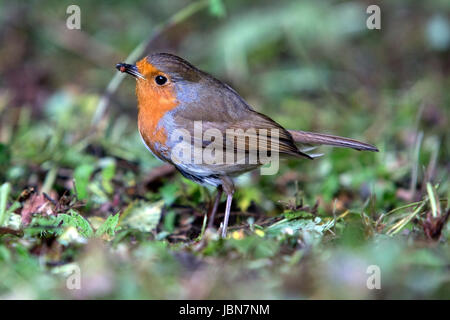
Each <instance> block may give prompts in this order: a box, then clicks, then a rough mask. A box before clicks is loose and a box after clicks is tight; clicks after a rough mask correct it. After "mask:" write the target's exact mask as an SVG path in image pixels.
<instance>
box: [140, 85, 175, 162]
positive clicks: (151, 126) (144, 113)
mask: <svg viewBox="0 0 450 320" xmlns="http://www.w3.org/2000/svg"><path fill="white" fill-rule="evenodd" d="M136 96H137V99H138V108H139V111H138V127H139V132H140V133H141V136H142V139H143V140H144V142H145V143H146V145H147V146H148V147H149V148H150V149H151V150H152V152H153V153H154V154H155V155H157V156H158V157H161V150H160V149H159V148H158V146H165V145H166V141H167V134H168V133H167V131H166V128H164V126H163V125H162V124H161V125H160V121H161V119H162V118H163V117H164V115H165V114H166V113H167V112H169V111H170V110H173V109H174V108H175V107H176V106H177V105H178V102H177V100H176V95H175V92H174V90H173V88H171V87H168V86H165V87H164V86H163V87H156V86H155V85H154V84H153V83H152V82H151V78H150V79H148V80H146V81H142V80H141V81H137V83H136Z"/></svg>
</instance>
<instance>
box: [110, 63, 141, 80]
mask: <svg viewBox="0 0 450 320" xmlns="http://www.w3.org/2000/svg"><path fill="white" fill-rule="evenodd" d="M116 69H117V70H119V71H120V72H125V73H128V74H131V75H132V76H133V77H135V78H141V79H145V78H144V76H143V75H142V74H141V73H140V72H139V70H138V68H137V67H136V66H135V65H134V64H127V63H118V64H116Z"/></svg>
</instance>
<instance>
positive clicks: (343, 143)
mask: <svg viewBox="0 0 450 320" xmlns="http://www.w3.org/2000/svg"><path fill="white" fill-rule="evenodd" d="M288 131H289V133H290V134H291V135H292V138H293V139H294V141H295V142H296V143H304V144H324V145H328V146H335V147H343V148H352V149H355V150H358V151H361V150H367V151H375V152H378V149H377V147H375V146H373V145H370V144H368V143H364V142H360V141H357V140H353V139H349V138H343V137H338V136H332V135H329V134H323V133H314V132H307V131H299V130H288Z"/></svg>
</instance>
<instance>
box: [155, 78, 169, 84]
mask: <svg viewBox="0 0 450 320" xmlns="http://www.w3.org/2000/svg"><path fill="white" fill-rule="evenodd" d="M155 82H156V84H158V85H160V86H162V85H163V84H164V83H166V82H167V78H166V77H164V76H156V77H155Z"/></svg>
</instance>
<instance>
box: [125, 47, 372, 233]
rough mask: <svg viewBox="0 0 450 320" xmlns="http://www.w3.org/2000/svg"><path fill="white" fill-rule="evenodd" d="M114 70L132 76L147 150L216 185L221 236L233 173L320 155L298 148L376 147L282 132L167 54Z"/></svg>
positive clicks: (219, 85) (213, 80) (204, 182)
mask: <svg viewBox="0 0 450 320" xmlns="http://www.w3.org/2000/svg"><path fill="white" fill-rule="evenodd" d="M116 68H117V69H118V70H119V71H121V72H126V73H128V74H130V75H132V76H134V77H135V78H136V96H137V101H138V128H139V132H140V134H141V137H142V140H143V142H144V144H145V145H146V146H147V148H148V149H149V150H150V151H151V152H152V153H153V154H154V155H155V156H156V157H158V158H159V159H161V160H163V161H166V162H169V163H171V164H173V165H174V166H175V167H176V169H177V170H178V171H179V172H180V173H181V174H182V175H183V176H185V177H186V178H188V179H191V180H193V181H195V182H196V183H199V184H202V185H212V186H215V187H216V188H217V190H218V192H217V196H216V198H215V201H214V204H213V207H212V210H211V212H210V218H209V219H210V220H209V226H212V223H213V221H214V215H215V213H216V211H217V207H218V205H219V202H220V199H221V196H222V193H223V192H225V193H226V195H227V202H226V209H225V216H224V220H223V224H222V237H226V233H227V226H228V218H229V215H230V208H231V201H232V198H233V193H234V190H235V188H234V183H233V177H236V176H238V175H240V174H242V173H245V172H248V171H251V170H254V169H256V168H258V167H260V166H263V165H265V164H267V163H268V160H267V159H270V160H273V159H274V156H276V157H278V156H280V157H283V158H284V157H299V158H300V157H303V158H309V159H313V158H315V157H317V156H320V155H317V154H307V153H306V152H308V151H310V150H311V148H309V149H304V150H301V149H299V148H298V145H331V146H337V147H346V148H352V149H356V150H368V151H378V149H377V148H376V147H374V146H372V145H370V144H367V143H363V142H359V141H356V140H353V139H348V138H342V137H337V136H332V135H327V134H321V133H313V132H306V131H296V130H286V129H284V128H283V127H282V126H281V125H280V124H278V123H276V122H275V121H274V120H272V119H271V118H269V117H267V116H266V115H263V114H261V113H259V112H257V111H255V110H253V108H252V107H251V106H250V105H249V104H248V103H247V102H246V101H245V100H244V99H243V98H242V97H241V96H240V95H239V94H238V93H237V92H236V91H235V90H233V89H232V88H231V87H230V86H228V85H227V84H225V83H223V82H221V81H220V80H217V79H216V78H214V77H213V76H211V75H210V74H208V73H206V72H203V71H201V70H199V69H197V68H196V67H194V66H193V65H192V64H190V63H189V62H187V61H186V60H184V59H182V58H180V57H177V56H175V55H172V54H168V53H154V54H150V55H148V56H146V57H145V58H143V59H142V60H140V61H138V62H137V63H136V64H135V65H132V64H126V63H119V64H117V65H116ZM252 156H253V157H252ZM263 168H264V167H263Z"/></svg>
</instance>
